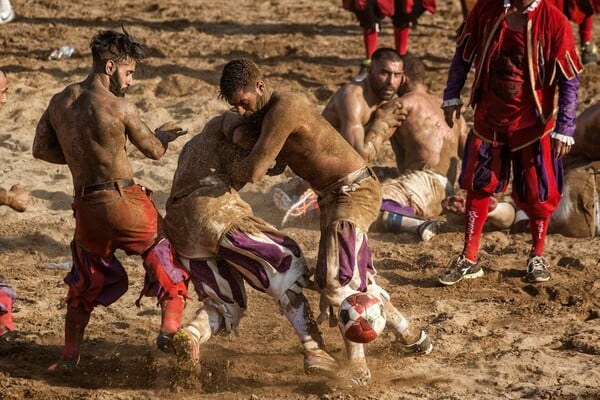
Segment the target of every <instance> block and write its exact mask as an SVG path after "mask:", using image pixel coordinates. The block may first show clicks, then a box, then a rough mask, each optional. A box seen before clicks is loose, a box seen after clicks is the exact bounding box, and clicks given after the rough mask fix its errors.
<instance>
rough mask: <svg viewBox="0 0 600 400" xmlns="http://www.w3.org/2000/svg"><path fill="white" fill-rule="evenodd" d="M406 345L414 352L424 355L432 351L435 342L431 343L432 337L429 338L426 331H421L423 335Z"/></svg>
mask: <svg viewBox="0 0 600 400" xmlns="http://www.w3.org/2000/svg"><path fill="white" fill-rule="evenodd" d="M405 347H406V349H407V350H408V351H410V352H411V353H413V354H418V355H423V356H424V355H427V354H429V353H431V351H432V350H433V343H431V339H429V336H427V334H426V333H425V331H421V336H420V337H419V340H417V341H416V342H415V343H413V344H410V345H408V346H405Z"/></svg>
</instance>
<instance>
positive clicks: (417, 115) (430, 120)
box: [390, 83, 467, 180]
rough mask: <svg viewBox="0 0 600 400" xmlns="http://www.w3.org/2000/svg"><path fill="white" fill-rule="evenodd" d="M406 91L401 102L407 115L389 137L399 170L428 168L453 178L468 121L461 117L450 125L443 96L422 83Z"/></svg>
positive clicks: (412, 85) (461, 150)
mask: <svg viewBox="0 0 600 400" xmlns="http://www.w3.org/2000/svg"><path fill="white" fill-rule="evenodd" d="M406 90H407V91H406V92H405V93H404V94H403V95H402V96H401V97H400V101H402V105H403V107H404V109H405V110H406V112H407V117H406V120H405V121H404V122H403V124H402V125H401V126H399V127H397V128H396V131H395V133H394V135H393V136H392V137H391V139H390V142H391V144H392V149H393V151H394V153H395V155H396V165H397V167H398V170H399V171H405V170H425V169H427V170H431V171H433V172H436V173H438V174H440V175H443V176H447V177H448V178H452V180H453V178H454V176H451V175H454V174H455V172H456V167H457V164H458V157H460V155H462V153H463V150H464V145H465V140H466V135H467V129H466V124H465V120H464V119H463V118H460V119H458V120H457V121H456V123H455V124H454V127H453V128H449V127H448V125H447V124H446V122H445V120H444V112H443V111H442V110H441V109H440V106H439V105H440V103H441V99H440V98H438V97H437V96H434V95H432V94H431V93H429V92H428V90H427V88H426V87H425V86H424V85H423V84H420V83H417V84H410V85H408V86H407V89H406Z"/></svg>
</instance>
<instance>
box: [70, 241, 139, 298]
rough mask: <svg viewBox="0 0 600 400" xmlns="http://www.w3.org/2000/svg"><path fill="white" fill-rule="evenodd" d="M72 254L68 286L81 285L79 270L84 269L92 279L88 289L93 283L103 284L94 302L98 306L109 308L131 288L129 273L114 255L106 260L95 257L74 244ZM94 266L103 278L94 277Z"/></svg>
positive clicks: (85, 273)
mask: <svg viewBox="0 0 600 400" xmlns="http://www.w3.org/2000/svg"><path fill="white" fill-rule="evenodd" d="M71 252H72V254H73V267H72V268H71V271H70V272H69V273H68V274H67V276H66V277H65V279H64V282H65V283H66V284H67V285H69V286H77V285H78V284H79V273H78V270H79V269H82V270H85V271H86V272H84V275H85V276H88V277H90V281H89V282H88V287H87V288H86V289H89V288H90V287H91V285H92V283H96V284H97V283H98V282H101V284H102V290H101V291H100V293H99V294H98V295H97V296H96V298H95V300H94V301H95V303H96V304H101V305H103V306H105V307H107V306H109V305H110V304H112V303H114V302H115V301H116V300H117V299H119V298H120V297H121V296H123V294H125V293H126V292H127V288H128V286H129V279H128V278H127V273H126V272H125V269H124V268H123V265H122V264H121V263H120V262H119V260H117V258H116V257H115V256H114V255H113V256H111V257H106V258H103V257H99V256H95V255H93V254H91V253H90V252H88V251H86V250H84V249H82V248H81V247H78V248H76V245H75V244H74V243H72V244H71ZM92 265H94V267H95V268H97V270H98V271H99V272H100V273H101V275H102V276H101V277H97V276H92V273H91V271H92ZM92 279H93V281H92Z"/></svg>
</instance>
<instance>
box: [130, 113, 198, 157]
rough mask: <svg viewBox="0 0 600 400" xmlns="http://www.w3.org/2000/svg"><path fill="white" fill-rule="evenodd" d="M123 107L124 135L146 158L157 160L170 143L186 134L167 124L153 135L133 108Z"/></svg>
mask: <svg viewBox="0 0 600 400" xmlns="http://www.w3.org/2000/svg"><path fill="white" fill-rule="evenodd" d="M124 107H125V121H124V123H125V133H126V135H127V137H129V140H131V143H132V144H133V145H134V146H135V147H137V148H138V149H139V150H140V151H141V152H142V154H144V155H145V156H146V157H148V158H151V159H153V160H158V159H159V158H161V157H162V156H163V155H164V154H165V152H166V151H167V147H168V146H169V143H170V142H172V141H173V140H175V139H177V138H178V137H179V136H181V135H184V134H186V133H187V130H184V129H181V128H180V127H179V126H177V125H175V123H174V122H167V123H166V124H163V125H161V126H160V127H159V128H157V129H156V130H155V133H156V134H155V133H153V132H152V131H151V130H150V128H148V126H147V125H146V124H145V123H144V122H143V121H142V119H141V117H140V114H139V111H138V110H137V108H135V106H133V105H132V104H127V105H125V106H124Z"/></svg>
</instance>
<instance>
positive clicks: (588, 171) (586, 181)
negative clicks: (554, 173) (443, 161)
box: [447, 103, 600, 238]
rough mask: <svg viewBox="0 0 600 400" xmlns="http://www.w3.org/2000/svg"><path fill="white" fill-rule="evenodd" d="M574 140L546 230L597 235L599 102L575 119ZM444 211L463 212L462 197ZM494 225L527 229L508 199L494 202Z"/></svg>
mask: <svg viewBox="0 0 600 400" xmlns="http://www.w3.org/2000/svg"><path fill="white" fill-rule="evenodd" d="M575 125H576V128H575V134H574V135H573V139H574V141H575V143H574V144H573V147H572V148H571V151H570V152H569V153H568V154H567V155H565V156H564V158H563V165H564V170H565V172H564V180H563V196H562V198H561V200H560V202H559V203H558V207H557V209H556V211H554V213H552V216H551V217H550V221H549V222H548V232H549V233H559V234H561V235H564V236H568V237H580V238H585V237H594V236H600V134H599V133H600V103H596V104H594V105H592V106H590V107H589V108H587V109H586V110H585V111H584V112H582V113H581V114H580V115H579V116H578V117H577V118H576V119H575ZM447 203H449V204H448V206H447V207H448V211H449V212H452V213H454V214H457V215H464V208H465V200H464V198H462V197H452V198H449V199H448V201H447ZM488 222H489V224H490V225H491V227H492V228H494V229H502V230H503V229H510V230H511V232H513V233H516V232H528V231H529V218H528V217H527V214H525V212H523V211H522V210H517V209H516V208H515V206H514V202H512V201H500V202H498V204H497V205H496V204H494V207H492V210H490V212H489V214H488Z"/></svg>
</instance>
